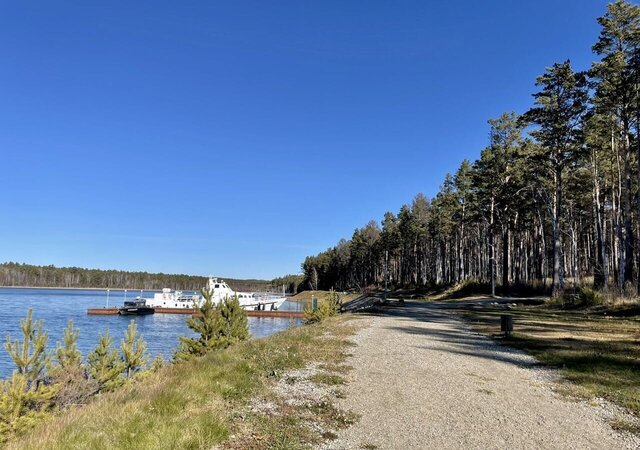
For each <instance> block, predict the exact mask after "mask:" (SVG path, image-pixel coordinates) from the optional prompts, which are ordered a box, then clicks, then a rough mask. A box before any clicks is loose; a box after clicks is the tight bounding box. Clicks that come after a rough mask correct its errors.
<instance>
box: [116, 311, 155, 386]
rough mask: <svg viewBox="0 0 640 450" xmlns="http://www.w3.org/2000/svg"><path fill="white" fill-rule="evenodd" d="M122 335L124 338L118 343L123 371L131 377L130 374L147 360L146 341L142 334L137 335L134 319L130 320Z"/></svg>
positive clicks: (141, 366) (136, 370)
mask: <svg viewBox="0 0 640 450" xmlns="http://www.w3.org/2000/svg"><path fill="white" fill-rule="evenodd" d="M124 336H125V338H124V339H123V340H122V343H121V344H120V349H121V351H122V362H123V363H124V371H125V372H126V376H127V378H131V376H132V375H133V374H134V373H135V372H138V371H140V370H141V369H142V368H143V367H144V366H145V364H147V361H148V360H149V357H148V356H147V354H146V351H147V343H146V342H145V341H144V339H143V337H142V336H138V325H137V324H136V321H135V320H131V322H130V323H129V326H128V327H127V331H126V332H125V334H124Z"/></svg>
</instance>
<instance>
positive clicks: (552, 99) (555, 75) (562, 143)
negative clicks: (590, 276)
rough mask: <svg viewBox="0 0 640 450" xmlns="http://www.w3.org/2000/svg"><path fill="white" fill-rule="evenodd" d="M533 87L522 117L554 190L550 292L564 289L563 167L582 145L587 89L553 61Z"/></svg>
mask: <svg viewBox="0 0 640 450" xmlns="http://www.w3.org/2000/svg"><path fill="white" fill-rule="evenodd" d="M536 86H539V87H540V88H541V89H540V91H539V92H537V93H535V94H533V96H534V98H535V103H536V105H537V106H535V107H534V108H532V109H530V110H529V111H527V113H526V114H525V120H527V121H528V122H530V123H533V124H535V125H538V129H536V130H534V131H532V132H531V135H532V136H534V137H535V138H536V139H537V140H538V141H539V142H540V144H541V149H542V154H541V155H540V159H539V162H540V163H541V164H545V165H548V167H549V172H550V174H551V176H552V177H553V183H554V190H553V192H552V193H551V197H552V199H553V203H552V208H551V222H552V230H553V240H552V243H553V286H552V290H553V294H552V295H554V296H557V295H559V293H560V291H561V290H562V289H563V288H564V258H563V254H562V251H563V248H562V247H563V243H562V239H563V230H562V220H561V214H562V208H563V194H564V190H563V184H562V183H563V180H564V175H565V170H566V169H567V168H568V166H569V164H570V163H571V161H572V160H574V159H575V158H576V157H577V154H578V151H579V150H580V148H581V147H582V145H583V134H582V133H583V130H582V125H583V120H584V118H585V115H586V112H587V102H588V91H587V83H586V77H585V75H584V74H583V73H575V72H574V71H573V69H572V68H571V65H570V63H569V61H565V62H564V63H562V64H554V65H553V66H552V67H550V68H548V69H547V71H546V72H545V73H544V74H543V75H541V76H540V77H538V81H537V82H536Z"/></svg>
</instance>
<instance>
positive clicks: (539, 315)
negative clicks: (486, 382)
mask: <svg viewBox="0 0 640 450" xmlns="http://www.w3.org/2000/svg"><path fill="white" fill-rule="evenodd" d="M458 311H459V312H461V313H462V314H463V315H464V316H465V317H466V319H467V320H469V321H470V322H471V323H472V324H473V326H474V328H475V329H476V330H477V331H480V332H483V333H484V334H488V335H490V336H493V337H496V338H498V336H499V335H500V315H501V314H511V315H513V317H514V333H513V334H512V335H511V336H509V337H506V338H502V337H500V338H499V340H500V342H502V343H504V344H507V345H511V346H513V347H516V348H519V349H522V350H524V351H526V352H528V353H530V354H532V355H533V356H535V357H536V358H537V359H538V360H540V361H541V362H543V363H546V364H548V365H550V366H552V367H555V368H557V369H558V370H559V371H560V373H561V374H562V376H563V377H565V378H566V379H567V380H569V381H571V382H572V383H571V384H567V385H566V386H564V390H565V391H566V393H568V394H571V395H578V396H580V397H584V398H593V397H602V398H606V399H608V400H610V401H612V402H614V403H616V404H618V405H620V406H623V407H625V408H627V409H629V410H630V411H632V412H633V413H635V414H640V339H639V338H640V321H638V320H637V319H622V318H613V317H605V316H598V315H595V314H594V311H593V310H588V309H587V310H572V311H566V310H560V309H554V308H549V307H548V306H538V307H518V308H515V309H513V310H508V311H505V310H504V309H498V308H481V309H461V308H458Z"/></svg>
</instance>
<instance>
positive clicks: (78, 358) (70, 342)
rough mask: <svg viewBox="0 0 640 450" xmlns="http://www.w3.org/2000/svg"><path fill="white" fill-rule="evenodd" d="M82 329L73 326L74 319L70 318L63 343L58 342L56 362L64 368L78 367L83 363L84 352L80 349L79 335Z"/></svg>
mask: <svg viewBox="0 0 640 450" xmlns="http://www.w3.org/2000/svg"><path fill="white" fill-rule="evenodd" d="M79 335H80V330H78V329H75V328H74V327H73V320H71V319H69V323H68V325H67V328H65V329H64V336H63V337H62V344H60V343H59V342H58V347H57V349H56V362H57V363H58V365H59V366H60V368H62V369H65V370H66V369H70V368H77V367H80V366H81V365H82V353H80V350H78V337H79Z"/></svg>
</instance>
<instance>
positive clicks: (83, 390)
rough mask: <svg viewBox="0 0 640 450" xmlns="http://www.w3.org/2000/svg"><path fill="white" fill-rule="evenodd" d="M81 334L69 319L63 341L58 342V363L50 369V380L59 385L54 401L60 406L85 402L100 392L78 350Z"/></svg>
mask: <svg viewBox="0 0 640 450" xmlns="http://www.w3.org/2000/svg"><path fill="white" fill-rule="evenodd" d="M79 335H80V331H79V330H78V329H76V328H74V327H73V321H72V320H69V324H68V325H67V328H65V330H64V336H63V339H62V343H60V342H58V347H57V349H56V353H55V355H56V358H55V359H56V365H54V366H53V367H51V368H50V369H49V382H50V383H51V384H53V385H55V386H57V387H58V391H57V393H56V395H55V397H54V398H53V401H54V403H55V405H56V406H58V407H60V408H64V407H67V406H71V405H82V404H85V403H87V402H88V401H89V399H90V398H91V397H92V396H93V395H94V394H96V393H97V392H98V383H97V382H96V380H93V379H90V378H89V376H88V374H87V372H86V368H85V366H84V364H82V353H80V350H78V337H79Z"/></svg>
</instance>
